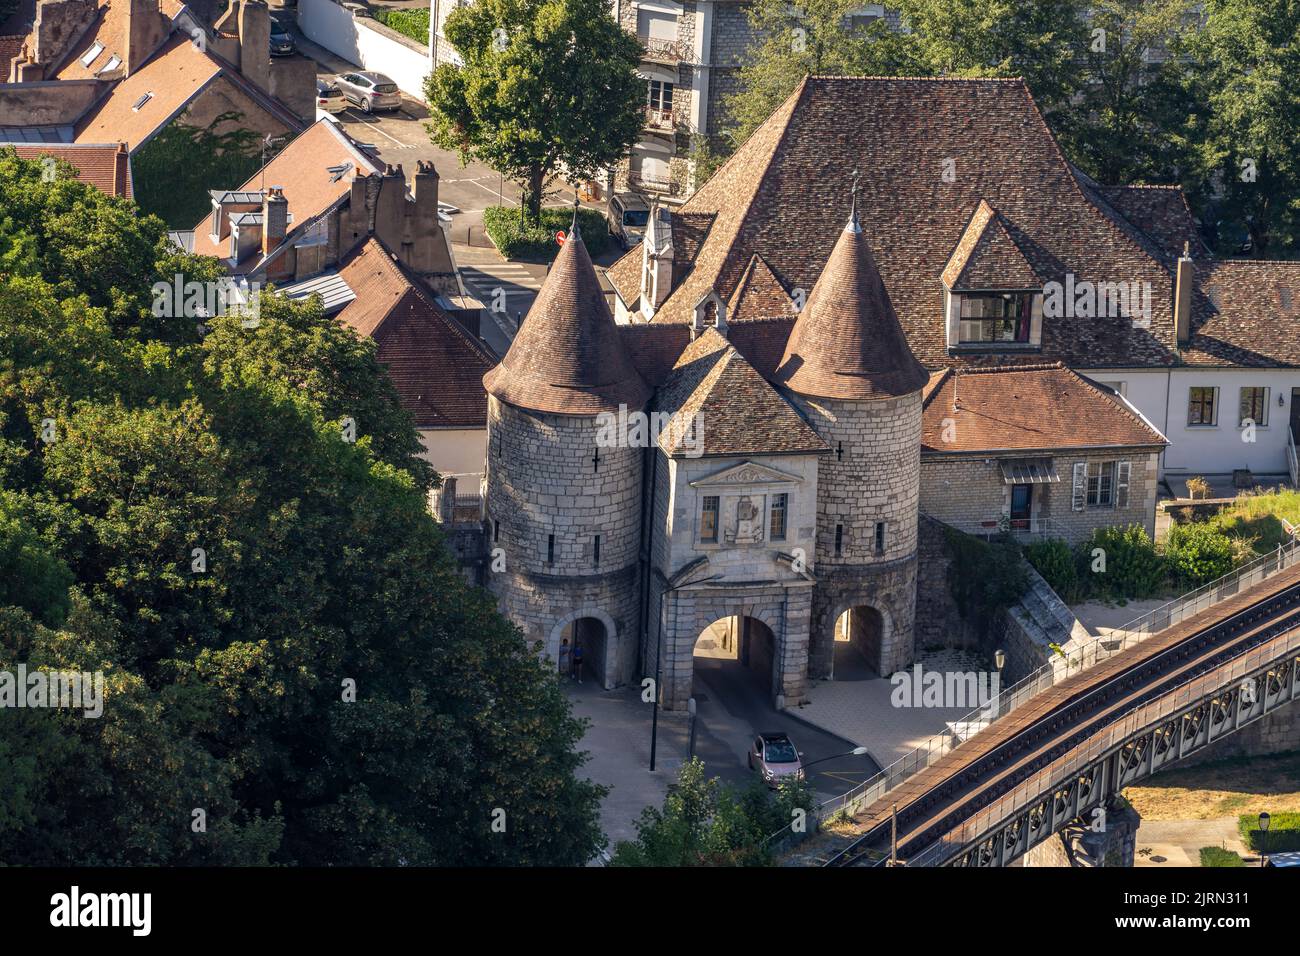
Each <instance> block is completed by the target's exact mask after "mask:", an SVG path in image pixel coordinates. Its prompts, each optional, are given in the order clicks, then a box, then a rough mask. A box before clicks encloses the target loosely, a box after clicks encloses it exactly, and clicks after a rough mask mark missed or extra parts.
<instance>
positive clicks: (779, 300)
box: [727, 255, 794, 319]
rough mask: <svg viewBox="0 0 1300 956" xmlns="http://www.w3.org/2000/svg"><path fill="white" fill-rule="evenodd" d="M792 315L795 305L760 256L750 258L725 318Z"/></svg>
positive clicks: (763, 317) (772, 317)
mask: <svg viewBox="0 0 1300 956" xmlns="http://www.w3.org/2000/svg"><path fill="white" fill-rule="evenodd" d="M793 313H794V302H793V301H792V300H791V298H790V296H789V295H788V294H787V293H786V291H785V288H784V287H783V286H782V285H781V280H779V279H778V278H777V277H776V276H775V275H774V274H773V272H772V270H771V268H770V267H769V266H768V264H767V263H766V262H764V261H763V257H762V256H759V255H755V256H753V257H752V258H751V259H750V260H749V265H748V266H746V268H745V272H744V274H743V275H741V277H740V282H739V283H738V284H737V285H736V291H735V292H733V293H732V294H731V300H730V301H729V302H728V303H727V316H728V318H730V317H731V316H737V317H739V316H744V318H746V319H783V318H787V317H789V316H791V315H792V314H793Z"/></svg>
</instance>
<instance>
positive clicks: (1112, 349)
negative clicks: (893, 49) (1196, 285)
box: [609, 77, 1176, 368]
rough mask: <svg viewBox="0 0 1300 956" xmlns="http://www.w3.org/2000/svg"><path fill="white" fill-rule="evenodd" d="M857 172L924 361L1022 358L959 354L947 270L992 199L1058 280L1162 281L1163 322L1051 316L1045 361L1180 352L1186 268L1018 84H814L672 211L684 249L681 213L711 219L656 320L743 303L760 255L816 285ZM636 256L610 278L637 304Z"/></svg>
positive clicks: (1135, 358)
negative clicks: (1071, 152)
mask: <svg viewBox="0 0 1300 956" xmlns="http://www.w3.org/2000/svg"><path fill="white" fill-rule="evenodd" d="M855 168H859V169H861V170H862V176H863V178H862V191H861V194H860V202H859V209H860V211H861V221H862V228H863V233H864V236H865V238H866V240H867V243H868V245H869V246H870V247H871V249H872V252H873V254H874V255H875V257H876V261H877V263H878V265H879V269H880V273H881V276H882V278H883V280H884V284H885V287H886V289H888V291H889V297H890V299H891V300H892V302H893V305H894V308H895V309H896V311H897V314H898V318H899V320H900V322H901V323H902V326H903V329H904V331H905V332H906V334H907V337H908V340H909V342H910V344H911V347H912V351H913V353H914V354H915V355H916V357H917V358H918V359H919V360H920V361H921V362H922V363H923V364H925V365H927V366H929V367H931V368H937V367H940V366H943V365H948V364H952V363H957V364H967V363H972V364H992V363H1005V362H1008V361H1020V360H1021V359H1019V358H1010V357H1005V356H999V355H987V354H986V355H979V354H976V355H962V356H957V357H950V356H949V355H948V350H947V330H946V324H945V321H944V315H943V285H942V275H943V272H944V269H945V268H946V267H947V265H948V262H949V259H950V258H951V256H952V253H953V250H954V249H956V248H957V245H958V243H959V242H960V240H961V238H962V235H963V233H964V232H966V229H967V226H968V225H969V224H970V222H971V219H972V218H973V217H974V215H975V213H976V210H977V209H978V208H979V206H980V203H981V202H987V203H988V204H989V205H990V206H991V207H992V208H993V209H995V210H996V211H997V213H998V214H999V216H1000V217H1001V219H1002V220H1003V221H1005V223H1006V224H1007V228H1008V231H1009V235H1010V236H1011V237H1013V238H1014V240H1015V244H1016V246H1017V247H1018V248H1019V250H1020V251H1021V252H1022V253H1023V255H1024V257H1025V259H1026V261H1027V262H1028V264H1029V266H1030V267H1031V268H1032V269H1033V271H1034V272H1035V274H1036V275H1038V276H1041V277H1042V278H1043V280H1044V281H1050V280H1056V281H1060V282H1064V279H1065V275H1066V273H1072V274H1073V275H1074V276H1075V280H1076V281H1084V280H1091V281H1095V282H1131V281H1139V282H1143V281H1145V282H1150V283H1151V290H1152V295H1151V300H1152V303H1153V309H1152V321H1151V324H1150V327H1149V328H1138V327H1135V326H1134V324H1133V322H1132V320H1131V319H1129V318H1126V317H1124V316H1116V317H1115V318H1110V319H1097V320H1092V321H1088V322H1077V321H1074V320H1073V319H1052V318H1047V319H1044V321H1043V345H1042V354H1043V355H1046V356H1050V357H1051V358H1052V359H1053V360H1064V361H1066V362H1069V363H1071V364H1075V365H1080V366H1084V367H1101V366H1107V365H1114V366H1134V365H1154V366H1164V365H1169V364H1172V363H1173V362H1174V361H1175V360H1176V352H1175V343H1174V327H1173V319H1172V314H1171V313H1172V300H1173V283H1172V271H1171V269H1172V264H1171V263H1170V262H1169V260H1168V258H1167V256H1165V254H1164V253H1163V252H1162V251H1161V247H1160V245H1159V244H1157V242H1156V241H1155V240H1154V239H1153V238H1151V237H1148V236H1145V235H1144V234H1143V233H1142V232H1141V231H1140V230H1139V229H1138V227H1137V226H1136V225H1135V224H1133V223H1131V222H1130V221H1129V220H1127V219H1126V218H1124V217H1123V216H1121V215H1120V214H1119V213H1118V212H1115V211H1114V210H1113V209H1111V208H1110V206H1109V204H1106V203H1105V201H1104V200H1103V199H1102V198H1100V195H1099V194H1098V193H1097V192H1096V190H1092V189H1091V188H1090V187H1088V186H1087V185H1086V183H1085V182H1084V181H1083V180H1082V179H1081V178H1080V177H1079V176H1078V175H1076V172H1075V171H1074V169H1073V168H1072V167H1071V166H1070V164H1069V163H1068V162H1067V161H1066V159H1065V157H1064V156H1063V155H1062V153H1061V150H1060V148H1059V147H1058V146H1057V144H1056V141H1055V140H1054V139H1053V137H1052V135H1051V133H1050V132H1049V130H1048V128H1047V126H1046V124H1045V123H1044V122H1043V119H1042V116H1041V115H1040V113H1039V111H1038V109H1037V107H1036V106H1035V105H1034V102H1033V100H1032V98H1031V97H1030V94H1029V91H1028V88H1027V87H1026V86H1025V84H1024V82H1023V81H1022V80H1019V79H954V78H940V79H906V78H903V79H892V78H871V77H865V78H864V77H810V78H808V79H806V80H805V81H804V82H803V83H802V84H801V85H800V86H799V87H798V89H797V90H796V91H795V92H794V93H793V94H792V95H791V96H790V98H789V99H788V100H787V101H786V102H785V103H784V104H782V105H781V106H780V107H779V108H778V109H777V110H776V112H775V113H773V115H772V116H771V117H770V118H769V119H768V121H767V122H766V123H765V124H763V126H761V127H760V128H759V129H758V130H757V131H755V133H754V134H753V135H752V136H751V137H750V138H749V139H748V140H747V141H746V142H745V143H744V144H743V145H742V146H741V147H740V148H739V149H738V150H737V151H736V152H735V154H733V155H732V157H731V158H730V159H729V160H728V161H727V162H726V163H725V164H724V165H723V166H722V167H721V168H720V169H719V170H718V172H717V173H715V174H714V176H713V177H712V178H711V179H710V180H709V181H708V182H706V183H705V184H704V186H703V187H701V188H700V189H699V190H698V191H697V192H696V193H695V194H694V195H693V196H692V197H691V198H690V199H689V200H688V201H687V202H686V203H685V204H684V205H683V207H682V208H681V210H680V211H679V212H677V213H676V214H675V215H674V216H673V230H674V231H673V239H674V250H675V251H676V250H677V249H678V240H677V236H678V226H679V222H692V223H699V222H701V221H703V220H702V218H701V217H703V218H704V219H705V220H707V219H708V217H712V221H711V222H712V224H711V226H710V227H709V229H708V232H707V235H706V236H705V238H704V240H703V242H702V243H700V244H699V250H698V252H697V253H696V254H695V255H694V257H693V259H692V260H691V263H690V269H689V272H686V271H685V270H684V269H683V270H679V271H681V272H685V274H684V275H679V274H675V275H674V284H675V289H674V291H673V292H672V294H671V295H670V296H669V297H668V298H667V300H666V301H665V302H664V303H663V305H662V306H661V308H660V309H659V310H658V312H657V313H656V315H655V318H654V321H656V322H661V321H663V322H688V321H690V318H691V312H692V309H693V307H694V305H695V303H696V302H698V301H699V300H700V299H701V298H702V297H703V295H704V294H706V293H707V292H708V291H709V290H710V289H715V290H716V291H717V292H718V294H719V295H721V296H722V297H723V298H724V299H729V298H730V296H731V295H732V293H733V292H734V291H735V288H736V286H737V284H738V283H739V281H740V278H741V276H742V274H743V273H744V271H745V268H746V266H747V265H748V264H749V262H750V260H751V259H752V257H753V256H754V255H755V254H758V255H760V256H762V258H763V260H764V261H765V262H766V263H767V265H768V266H769V267H770V268H771V269H772V272H773V273H774V275H775V276H776V278H777V279H778V280H779V281H780V282H781V284H782V285H783V286H784V287H785V288H787V289H793V288H796V287H801V288H809V287H811V285H812V284H813V282H814V281H815V280H816V278H817V277H818V275H820V273H821V270H822V267H823V265H824V264H825V262H826V259H827V257H828V256H829V254H830V251H831V248H832V246H833V245H834V244H835V241H836V238H837V236H838V232H839V226H840V221H837V218H838V217H830V216H827V214H826V213H827V210H830V209H836V208H842V207H843V204H844V201H845V197H847V196H848V195H849V190H850V186H851V182H852V174H853V170H854V169H855ZM1134 215H1136V213H1134ZM697 231H698V230H697ZM682 245H683V247H685V246H686V245H688V244H686V243H683V244H682ZM638 255H639V253H638V252H636V251H633V252H632V253H629V256H638ZM624 261H626V260H624ZM624 261H620V262H619V263H618V264H616V265H615V266H614V267H613V268H611V269H610V271H609V276H610V279H611V281H613V282H614V283H615V287H616V288H617V289H618V291H619V294H620V296H621V297H622V298H623V301H624V302H628V303H630V302H632V301H633V300H635V299H636V297H637V294H638V291H639V278H638V276H639V272H638V270H637V269H633V268H631V267H627V266H625V265H624ZM744 318H745V316H743V315H736V316H730V315H729V316H728V321H743V319H744ZM1024 360H1032V359H1029V358H1026V359H1024ZM1038 361H1042V359H1041V358H1040V359H1038Z"/></svg>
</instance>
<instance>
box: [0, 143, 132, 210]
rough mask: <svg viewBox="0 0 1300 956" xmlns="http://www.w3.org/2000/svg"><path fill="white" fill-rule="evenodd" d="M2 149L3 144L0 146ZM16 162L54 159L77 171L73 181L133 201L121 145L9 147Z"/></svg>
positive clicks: (127, 163) (128, 168)
mask: <svg viewBox="0 0 1300 956" xmlns="http://www.w3.org/2000/svg"><path fill="white" fill-rule="evenodd" d="M0 145H4V144H0ZM9 145H12V146H13V148H14V150H15V151H16V152H17V153H18V156H19V158H20V159H39V158H40V157H42V156H54V157H56V158H58V159H63V160H67V161H68V162H69V163H71V164H72V165H73V166H75V167H76V169H77V178H78V179H79V180H81V181H82V182H83V183H88V184H90V185H91V186H94V187H95V188H96V189H98V190H100V191H101V192H104V193H107V194H108V195H110V196H123V197H125V198H127V199H133V198H135V194H134V189H133V187H132V185H131V157H130V156H129V155H128V154H127V151H126V144H125V143H63V144H59V143H45V144H41V145H35V144H30V143H12V144H9Z"/></svg>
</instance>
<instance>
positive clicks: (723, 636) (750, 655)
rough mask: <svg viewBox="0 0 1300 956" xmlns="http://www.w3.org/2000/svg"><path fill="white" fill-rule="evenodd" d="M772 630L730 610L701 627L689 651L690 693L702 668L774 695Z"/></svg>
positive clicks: (776, 660) (777, 680)
mask: <svg viewBox="0 0 1300 956" xmlns="http://www.w3.org/2000/svg"><path fill="white" fill-rule="evenodd" d="M780 664H781V659H780V652H779V649H778V642H777V638H776V633H775V632H774V631H773V630H772V628H771V627H770V626H769V625H768V624H767V623H766V622H765V621H763V620H762V619H761V618H758V617H753V616H750V615H746V614H731V615H727V616H725V617H721V618H718V619H717V620H715V621H714V622H713V623H711V624H709V625H708V626H707V627H705V628H704V629H703V630H702V631H701V632H700V634H699V636H698V637H697V638H696V640H695V646H694V649H693V652H692V694H695V689H694V685H695V684H696V683H697V682H698V677H699V671H700V670H701V669H704V670H706V671H709V672H711V673H715V674H717V675H718V676H719V677H723V678H725V677H727V675H730V679H731V680H740V681H744V682H753V684H757V685H761V686H762V687H763V688H764V690H765V692H767V693H769V694H770V695H771V696H772V697H775V696H776V695H777V694H779V693H780V692H781V670H780Z"/></svg>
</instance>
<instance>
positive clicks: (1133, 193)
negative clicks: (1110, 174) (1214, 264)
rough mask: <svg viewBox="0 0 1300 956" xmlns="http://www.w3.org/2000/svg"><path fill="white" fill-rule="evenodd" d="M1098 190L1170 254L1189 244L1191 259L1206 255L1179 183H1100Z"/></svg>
mask: <svg viewBox="0 0 1300 956" xmlns="http://www.w3.org/2000/svg"><path fill="white" fill-rule="evenodd" d="M1098 189H1099V190H1100V192H1101V194H1102V195H1103V196H1105V197H1106V199H1107V200H1108V201H1109V202H1110V205H1111V206H1112V207H1113V208H1114V209H1115V210H1116V211H1118V212H1119V213H1120V215H1122V216H1123V217H1124V218H1125V219H1127V220H1128V221H1129V222H1131V223H1132V224H1133V225H1135V226H1137V228H1138V229H1140V230H1142V231H1143V232H1144V233H1146V234H1147V235H1148V236H1150V237H1151V238H1152V239H1153V240H1155V242H1156V244H1157V245H1158V246H1159V247H1160V250H1161V251H1162V252H1163V253H1164V254H1165V255H1167V256H1169V257H1171V258H1172V257H1175V256H1179V255H1182V252H1183V246H1184V244H1186V245H1187V246H1189V247H1190V248H1189V251H1190V252H1191V254H1192V258H1193V259H1203V258H1208V257H1209V255H1210V252H1209V250H1208V249H1207V248H1206V247H1205V243H1204V241H1203V240H1202V239H1201V232H1200V229H1199V228H1197V224H1196V217H1195V216H1193V215H1192V209H1191V207H1190V206H1188V205H1187V194H1186V193H1184V192H1183V190H1182V189H1181V188H1180V187H1178V186H1101V187H1098Z"/></svg>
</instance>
